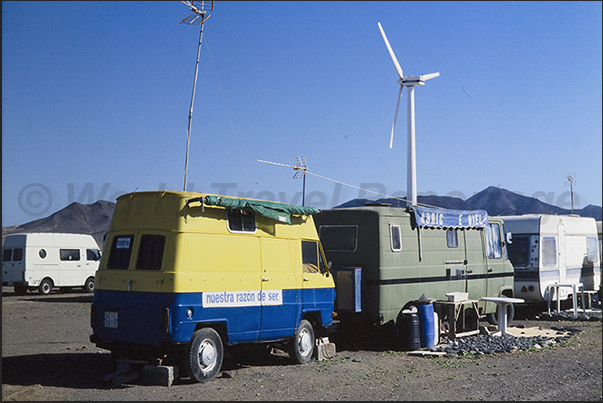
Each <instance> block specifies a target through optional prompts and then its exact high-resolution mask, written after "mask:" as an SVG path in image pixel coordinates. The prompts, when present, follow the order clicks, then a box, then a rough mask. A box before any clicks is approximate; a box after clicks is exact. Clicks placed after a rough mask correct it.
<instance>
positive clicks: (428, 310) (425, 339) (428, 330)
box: [417, 302, 435, 347]
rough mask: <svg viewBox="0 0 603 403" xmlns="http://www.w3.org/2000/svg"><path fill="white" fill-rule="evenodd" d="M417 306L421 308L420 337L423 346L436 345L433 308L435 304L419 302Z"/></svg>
mask: <svg viewBox="0 0 603 403" xmlns="http://www.w3.org/2000/svg"><path fill="white" fill-rule="evenodd" d="M417 308H418V310H419V333H420V334H419V337H420V340H421V347H433V346H435V324H434V323H435V315H434V310H433V304H432V303H431V302H429V303H423V304H421V303H418V304H417Z"/></svg>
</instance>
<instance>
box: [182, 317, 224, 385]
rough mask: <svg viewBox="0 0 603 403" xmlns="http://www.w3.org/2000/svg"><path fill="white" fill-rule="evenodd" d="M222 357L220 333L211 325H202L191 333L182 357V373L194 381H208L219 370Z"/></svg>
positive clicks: (222, 349)
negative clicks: (188, 343) (187, 347)
mask: <svg viewBox="0 0 603 403" xmlns="http://www.w3.org/2000/svg"><path fill="white" fill-rule="evenodd" d="M223 358H224V347H223V345H222V339H221V338H220V335H219V334H218V332H216V331H215V330H214V329H212V328H211V327H204V328H202V329H199V330H197V331H196V332H195V333H193V337H192V339H191V343H190V348H189V350H188V354H186V353H185V357H184V373H185V374H186V375H187V376H189V377H190V378H191V379H192V380H194V381H196V382H207V381H210V380H212V379H214V378H215V377H216V375H217V374H218V372H220V369H221V367H222V360H223Z"/></svg>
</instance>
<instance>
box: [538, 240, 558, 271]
mask: <svg viewBox="0 0 603 403" xmlns="http://www.w3.org/2000/svg"><path fill="white" fill-rule="evenodd" d="M542 265H543V266H557V242H556V241H555V238H542Z"/></svg>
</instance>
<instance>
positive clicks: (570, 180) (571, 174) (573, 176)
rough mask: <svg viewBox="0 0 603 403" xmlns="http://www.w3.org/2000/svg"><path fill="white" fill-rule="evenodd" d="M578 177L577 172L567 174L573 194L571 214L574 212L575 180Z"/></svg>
mask: <svg viewBox="0 0 603 403" xmlns="http://www.w3.org/2000/svg"><path fill="white" fill-rule="evenodd" d="M575 179H576V174H575V173H573V172H572V173H569V174H567V180H568V181H569V183H570V195H571V200H572V212H571V214H574V180H575Z"/></svg>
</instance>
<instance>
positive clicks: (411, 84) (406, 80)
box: [377, 22, 440, 206]
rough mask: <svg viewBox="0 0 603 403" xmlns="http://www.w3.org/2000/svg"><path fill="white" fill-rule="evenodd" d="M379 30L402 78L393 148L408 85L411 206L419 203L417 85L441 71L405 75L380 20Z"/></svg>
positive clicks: (409, 200)
mask: <svg viewBox="0 0 603 403" xmlns="http://www.w3.org/2000/svg"><path fill="white" fill-rule="evenodd" d="M377 25H379V30H381V35H382V36H383V40H384V41H385V46H387V50H388V51H389V54H390V56H391V58H392V60H393V62H394V66H395V67H396V71H397V72H398V76H399V77H400V79H399V80H398V84H400V91H399V92H398V103H397V104H396V114H395V115H394V124H393V125H392V133H391V136H390V139H389V148H392V146H393V143H394V129H395V128H396V119H397V117H398V109H399V107H400V99H402V90H403V89H404V87H408V90H407V93H408V102H407V108H408V109H407V120H408V122H407V131H408V134H407V136H408V137H407V158H406V159H407V168H406V189H407V196H406V200H407V203H408V204H410V205H411V206H416V205H417V162H416V151H415V86H417V85H425V81H427V80H429V79H430V78H435V77H438V76H439V75H440V73H431V74H424V75H421V76H404V74H403V72H402V67H400V63H398V59H396V55H395V54H394V51H393V50H392V47H391V46H390V44H389V41H388V40H387V36H385V32H384V31H383V28H382V27H381V23H380V22H378V23H377Z"/></svg>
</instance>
